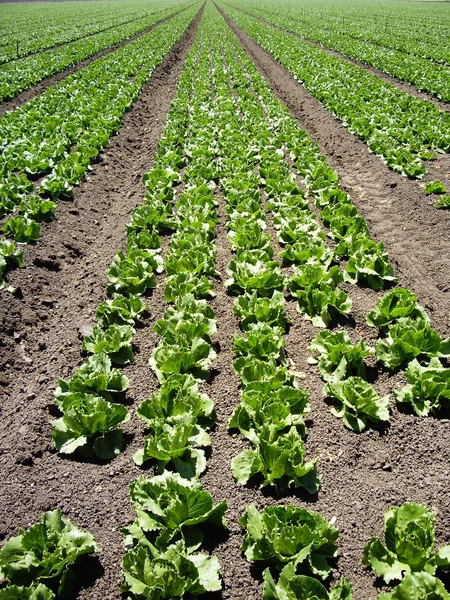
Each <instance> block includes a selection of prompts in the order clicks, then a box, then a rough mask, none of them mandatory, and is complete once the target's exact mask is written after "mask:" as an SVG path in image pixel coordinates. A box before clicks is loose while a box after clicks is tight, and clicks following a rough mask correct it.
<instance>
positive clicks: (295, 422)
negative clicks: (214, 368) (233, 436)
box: [228, 382, 310, 444]
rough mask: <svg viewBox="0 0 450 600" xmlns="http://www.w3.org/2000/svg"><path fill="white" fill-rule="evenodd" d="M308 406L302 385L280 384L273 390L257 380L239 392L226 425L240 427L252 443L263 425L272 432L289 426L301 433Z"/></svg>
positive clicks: (255, 440)
mask: <svg viewBox="0 0 450 600" xmlns="http://www.w3.org/2000/svg"><path fill="white" fill-rule="evenodd" d="M309 410H310V404H309V399H308V393H307V391H306V390H305V389H303V388H299V387H294V386H289V385H283V386H281V387H279V388H278V389H276V390H273V389H271V386H270V384H268V383H262V382H256V383H254V384H253V385H249V386H247V388H246V389H245V390H244V391H243V392H242V394H241V399H240V403H239V406H238V407H237V408H236V409H235V411H234V413H233V416H232V417H231V419H230V422H229V425H228V426H229V428H230V429H239V430H240V432H241V433H242V435H243V436H244V437H246V438H247V439H248V440H250V441H251V442H252V443H253V444H257V443H258V440H259V437H258V435H259V432H260V431H261V430H262V428H263V427H268V428H269V430H270V431H271V435H272V436H273V434H274V432H277V431H283V430H285V429H287V428H290V427H292V426H295V427H297V429H298V430H299V431H300V432H301V433H302V435H304V431H305V426H304V416H305V414H306V413H307V412H309Z"/></svg>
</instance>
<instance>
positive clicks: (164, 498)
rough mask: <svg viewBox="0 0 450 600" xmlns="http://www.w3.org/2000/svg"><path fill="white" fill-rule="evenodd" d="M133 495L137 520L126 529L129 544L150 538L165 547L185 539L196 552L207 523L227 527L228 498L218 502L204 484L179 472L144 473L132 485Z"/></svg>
mask: <svg viewBox="0 0 450 600" xmlns="http://www.w3.org/2000/svg"><path fill="white" fill-rule="evenodd" d="M130 498H131V501H132V502H133V505H134V508H135V510H136V520H135V521H134V523H132V524H131V525H129V526H128V527H125V528H123V529H122V533H123V534H124V535H125V536H126V538H125V546H127V547H132V546H133V545H134V543H135V541H139V540H148V541H150V542H151V543H153V544H154V545H155V546H156V547H157V548H160V549H164V548H165V547H166V546H167V545H168V544H169V543H173V542H174V541H176V540H177V539H183V540H184V541H185V543H186V546H187V547H188V548H189V551H190V552H192V551H193V550H197V549H198V547H199V546H200V545H201V543H202V541H203V529H202V526H203V525H204V524H208V526H211V525H216V526H219V527H226V526H227V524H226V521H225V511H226V510H227V503H226V501H225V500H223V501H222V502H221V503H220V504H216V505H214V504H213V500H212V497H211V494H210V493H209V492H207V491H205V490H204V489H203V486H202V485H201V484H200V483H198V482H197V481H196V480H191V481H189V480H188V479H183V478H182V477H181V476H180V475H179V474H178V473H170V472H169V471H165V472H164V473H163V474H162V475H159V476H157V477H152V478H151V479H146V478H145V477H143V476H142V475H141V476H140V477H138V478H137V479H136V480H135V481H134V482H133V483H132V484H131V485H130Z"/></svg>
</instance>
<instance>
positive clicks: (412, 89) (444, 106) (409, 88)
mask: <svg viewBox="0 0 450 600" xmlns="http://www.w3.org/2000/svg"><path fill="white" fill-rule="evenodd" d="M223 4H226V3H225V2H224V3H223ZM233 8H236V7H233ZM238 10H241V12H243V13H245V14H246V15H249V16H250V17H253V18H254V19H258V21H262V22H263V23H266V24H267V25H269V27H273V29H278V30H279V31H284V32H285V33H288V34H289V35H292V36H293V37H296V38H298V39H299V40H301V41H302V42H306V43H307V44H310V46H314V47H316V48H320V49H321V50H325V51H326V52H328V53H329V54H332V55H333V56H337V57H338V58H340V59H342V60H345V61H346V62H348V63H350V64H352V65H355V66H356V67H360V68H361V69H364V70H365V71H367V72H368V73H372V75H376V76H377V77H378V78H379V79H382V80H383V81H385V82H386V83H390V84H391V85H394V86H395V87H396V88H398V89H399V90H401V91H402V92H405V93H406V94H409V95H410V96H416V98H421V99H422V100H428V102H431V103H432V104H434V105H435V106H436V107H437V108H438V109H439V110H443V111H444V112H450V106H449V103H448V102H441V101H440V100H438V99H437V98H434V97H433V96H432V95H431V94H429V93H427V92H423V91H420V90H419V89H418V88H417V86H415V85H413V84H412V83H408V82H406V81H402V80H400V79H397V78H396V77H393V76H392V75H388V74H387V73H384V72H383V71H380V70H379V69H377V68H376V67H372V66H370V65H368V64H366V63H364V62H362V61H360V60H356V59H353V58H350V57H349V56H347V55H346V54H343V53H342V52H338V51H336V50H332V49H331V48H327V46H323V45H322V44H320V43H319V42H313V41H312V40H308V39H307V38H304V37H302V36H301V35H299V34H297V33H294V32H292V31H289V30H288V29H283V28H282V27H279V26H278V25H274V24H273V23H271V22H270V21H268V20H267V19H263V18H262V17H258V16H257V15H254V14H252V13H249V12H246V11H244V10H242V9H238Z"/></svg>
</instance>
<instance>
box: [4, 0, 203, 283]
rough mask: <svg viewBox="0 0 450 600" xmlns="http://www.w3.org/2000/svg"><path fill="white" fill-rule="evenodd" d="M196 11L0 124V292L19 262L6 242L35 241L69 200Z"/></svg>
mask: <svg viewBox="0 0 450 600" xmlns="http://www.w3.org/2000/svg"><path fill="white" fill-rule="evenodd" d="M198 10H199V5H198V4H197V5H191V6H190V7H189V8H187V9H186V10H184V11H182V12H180V13H179V14H177V15H175V16H174V17H173V18H171V19H169V20H168V21H166V22H164V23H162V24H160V25H159V26H158V27H156V28H155V29H153V30H152V31H151V32H149V33H148V34H146V35H145V36H143V37H141V38H139V39H137V40H135V41H133V42H131V43H129V44H127V45H126V46H124V47H123V48H120V49H119V50H117V51H115V52H113V53H110V54H108V55H106V56H103V57H102V58H99V59H98V60H96V61H94V62H93V63H91V64H90V65H89V66H87V67H86V68H84V69H82V70H80V71H78V72H77V73H75V74H74V75H70V76H69V77H67V78H66V79H64V80H63V81H61V82H60V83H59V84H57V85H55V86H52V87H50V88H49V89H48V90H47V91H46V92H44V93H43V94H41V95H40V96H38V97H37V98H34V99H33V100H30V101H29V102H27V103H25V104H24V105H23V106H21V107H20V108H18V109H17V110H14V111H12V112H9V113H6V114H5V115H4V116H3V118H2V119H1V120H0V140H1V141H0V153H1V156H0V175H1V178H2V182H1V184H0V217H7V218H6V219H5V220H4V222H3V224H2V226H1V227H0V230H1V231H2V233H3V237H2V238H1V240H0V243H1V245H0V287H3V286H4V285H5V279H4V274H5V271H6V270H7V269H9V268H11V267H14V266H16V265H18V264H20V263H21V260H22V251H21V249H20V248H16V247H15V245H14V242H16V243H18V244H25V243H28V242H33V241H35V240H36V239H38V238H39V236H40V223H41V222H42V221H47V220H51V219H53V218H54V216H55V215H54V213H55V209H56V203H55V202H54V201H55V200H56V199H58V198H64V197H66V198H67V197H69V198H70V197H71V196H72V194H73V191H72V189H73V186H74V185H78V184H79V183H80V181H81V180H82V179H83V177H84V176H85V175H86V173H87V172H88V171H89V169H90V168H91V167H90V165H91V163H92V162H94V161H95V160H97V159H98V157H99V154H100V152H101V150H102V149H104V148H105V147H106V146H107V145H108V143H109V139H110V137H111V136H112V135H114V134H115V133H116V132H117V131H118V130H119V128H120V126H121V122H122V118H123V115H124V113H125V112H126V111H127V110H129V109H130V107H131V106H132V105H133V103H134V102H135V101H136V100H137V98H138V96H139V93H140V92H141V90H142V88H143V86H144V84H145V83H146V82H147V81H148V79H149V78H150V76H151V74H152V72H153V71H154V69H155V68H156V66H157V65H158V64H159V63H160V62H161V61H162V60H163V58H164V56H165V55H166V54H167V53H168V52H169V51H170V50H171V48H172V47H173V46H174V45H175V44H176V42H177V41H178V40H179V39H180V38H181V36H182V35H183V33H184V32H185V31H186V29H187V27H188V25H189V24H190V23H191V22H192V20H193V19H194V17H195V15H196V13H197V12H198ZM11 214H12V215H13V216H8V215H11ZM4 240H6V241H7V243H6V244H5V242H4ZM12 240H14V241H12Z"/></svg>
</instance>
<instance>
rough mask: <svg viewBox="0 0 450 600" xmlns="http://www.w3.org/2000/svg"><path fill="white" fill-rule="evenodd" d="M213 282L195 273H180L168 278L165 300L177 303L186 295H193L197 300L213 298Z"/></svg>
mask: <svg viewBox="0 0 450 600" xmlns="http://www.w3.org/2000/svg"><path fill="white" fill-rule="evenodd" d="M212 287H213V285H212V282H211V281H209V279H208V278H207V277H206V276H205V275H196V274H194V273H178V274H177V275H171V276H170V277H168V278H167V281H166V287H165V288H164V300H165V301H166V302H176V301H177V300H178V299H179V298H182V297H183V296H185V295H186V294H192V295H193V296H195V298H213V297H214V296H215V293H214V292H213V291H212Z"/></svg>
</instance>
